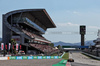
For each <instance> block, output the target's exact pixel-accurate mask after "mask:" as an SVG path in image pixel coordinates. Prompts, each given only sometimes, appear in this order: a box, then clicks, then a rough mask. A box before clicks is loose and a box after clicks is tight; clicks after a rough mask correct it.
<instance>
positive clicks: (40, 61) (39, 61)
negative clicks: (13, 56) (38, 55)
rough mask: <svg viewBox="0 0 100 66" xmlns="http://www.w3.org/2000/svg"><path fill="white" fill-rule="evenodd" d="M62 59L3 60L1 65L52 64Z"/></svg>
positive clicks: (36, 65) (45, 65)
mask: <svg viewBox="0 0 100 66" xmlns="http://www.w3.org/2000/svg"><path fill="white" fill-rule="evenodd" d="M61 60H62V59H32V60H1V61H0V66H52V65H53V64H56V63H58V62H60V61H61Z"/></svg>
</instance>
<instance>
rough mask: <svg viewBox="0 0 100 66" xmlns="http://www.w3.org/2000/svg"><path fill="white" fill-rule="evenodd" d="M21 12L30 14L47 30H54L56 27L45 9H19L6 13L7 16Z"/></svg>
mask: <svg viewBox="0 0 100 66" xmlns="http://www.w3.org/2000/svg"><path fill="white" fill-rule="evenodd" d="M21 12H26V13H30V14H31V15H33V16H34V17H35V18H36V19H38V20H39V21H40V22H41V23H42V24H43V25H44V26H45V27H47V28H55V27H56V25H55V24H54V22H53V21H52V19H51V18H50V16H49V15H48V13H47V12H46V10H45V9H21V10H14V11H11V12H8V13H7V14H11V15H12V14H17V13H21Z"/></svg>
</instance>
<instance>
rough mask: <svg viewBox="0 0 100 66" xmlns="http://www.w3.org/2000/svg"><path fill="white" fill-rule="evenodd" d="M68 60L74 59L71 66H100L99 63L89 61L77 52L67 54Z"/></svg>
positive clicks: (89, 59) (92, 60)
mask: <svg viewBox="0 0 100 66" xmlns="http://www.w3.org/2000/svg"><path fill="white" fill-rule="evenodd" d="M69 58H73V59H74V62H72V63H71V66H100V61H98V60H94V59H91V58H89V57H87V56H85V55H83V54H82V53H81V52H79V51H71V52H70V53H69Z"/></svg>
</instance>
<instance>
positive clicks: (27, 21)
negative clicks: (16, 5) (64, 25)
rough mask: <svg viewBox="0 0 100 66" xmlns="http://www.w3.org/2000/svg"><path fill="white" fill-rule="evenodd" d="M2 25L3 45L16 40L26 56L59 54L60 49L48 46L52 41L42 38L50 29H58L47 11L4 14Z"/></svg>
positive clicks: (37, 10) (23, 11)
mask: <svg viewBox="0 0 100 66" xmlns="http://www.w3.org/2000/svg"><path fill="white" fill-rule="evenodd" d="M2 24H3V33H2V34H3V36H2V37H3V43H9V41H10V40H11V39H14V40H15V41H16V42H17V43H18V44H19V45H21V47H22V48H21V50H24V51H25V53H26V54H28V53H29V54H30V53H33V54H34V55H37V54H40V53H43V54H45V55H51V54H53V53H56V52H59V50H58V49H55V48H53V47H51V46H49V45H48V44H50V43H51V41H49V40H47V39H46V38H44V37H43V36H42V35H43V34H45V32H46V30H47V29H48V28H55V27H56V25H55V24H54V22H53V21H52V19H51V18H50V16H49V15H48V13H47V12H46V10H45V9H22V10H15V11H11V12H8V13H6V14H3V23H2ZM31 51H32V52H31Z"/></svg>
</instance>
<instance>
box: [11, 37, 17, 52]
mask: <svg viewBox="0 0 100 66" xmlns="http://www.w3.org/2000/svg"><path fill="white" fill-rule="evenodd" d="M10 43H11V45H12V47H11V51H12V54H13V53H14V54H16V49H13V45H14V46H16V41H15V40H14V39H11V40H10Z"/></svg>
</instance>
